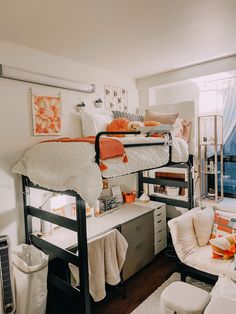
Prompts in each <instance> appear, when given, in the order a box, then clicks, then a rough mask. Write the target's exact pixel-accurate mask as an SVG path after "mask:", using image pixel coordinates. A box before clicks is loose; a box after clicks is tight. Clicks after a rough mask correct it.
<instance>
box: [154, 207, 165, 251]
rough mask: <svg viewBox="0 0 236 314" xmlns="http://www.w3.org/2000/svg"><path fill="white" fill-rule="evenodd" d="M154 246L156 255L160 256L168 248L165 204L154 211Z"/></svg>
mask: <svg viewBox="0 0 236 314" xmlns="http://www.w3.org/2000/svg"><path fill="white" fill-rule="evenodd" d="M154 245H155V254H158V253H159V252H160V251H162V250H163V249H164V248H166V246H167V234H166V205H165V204H163V205H162V206H161V207H159V208H157V209H155V211H154Z"/></svg>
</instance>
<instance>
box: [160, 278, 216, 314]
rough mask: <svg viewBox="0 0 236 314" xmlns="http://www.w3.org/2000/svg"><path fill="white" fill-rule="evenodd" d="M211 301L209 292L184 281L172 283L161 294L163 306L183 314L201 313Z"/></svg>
mask: <svg viewBox="0 0 236 314" xmlns="http://www.w3.org/2000/svg"><path fill="white" fill-rule="evenodd" d="M209 301H210V294H209V293H208V292H206V291H205V290H202V289H200V288H198V287H195V286H192V285H190V284H188V283H186V282H182V281H175V282H173V283H171V284H170V285H169V286H168V287H166V288H165V290H164V291H163V292H162V294H161V306H162V307H166V308H168V309H171V310H173V311H176V312H177V313H181V314H190V313H192V314H201V313H202V312H203V310H204V309H205V307H206V306H207V304H208V302H209Z"/></svg>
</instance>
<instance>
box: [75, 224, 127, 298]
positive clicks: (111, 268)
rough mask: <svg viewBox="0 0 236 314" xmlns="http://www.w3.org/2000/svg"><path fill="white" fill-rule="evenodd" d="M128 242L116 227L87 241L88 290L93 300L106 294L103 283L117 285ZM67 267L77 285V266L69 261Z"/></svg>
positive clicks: (78, 280)
mask: <svg viewBox="0 0 236 314" xmlns="http://www.w3.org/2000/svg"><path fill="white" fill-rule="evenodd" d="M127 248H128V243H127V241H126V239H125V238H124V237H123V235H122V234H121V233H120V232H119V231H118V230H116V229H114V230H111V231H109V232H107V233H105V234H103V235H101V236H99V237H97V238H95V239H93V240H90V241H89V242H88V262H89V263H88V264H89V292H90V294H91V296H92V297H93V300H94V301H95V302H98V301H101V300H102V299H104V298H105V296H106V289H105V283H106V282H107V283H109V284H110V285H117V284H118V283H119V282H120V280H121V279H120V272H121V269H122V267H123V264H124V262H125V258H126V251H127ZM69 268H70V271H71V274H72V277H73V280H74V285H75V286H78V285H79V282H80V279H79V270H78V267H77V266H75V265H73V264H70V263H69Z"/></svg>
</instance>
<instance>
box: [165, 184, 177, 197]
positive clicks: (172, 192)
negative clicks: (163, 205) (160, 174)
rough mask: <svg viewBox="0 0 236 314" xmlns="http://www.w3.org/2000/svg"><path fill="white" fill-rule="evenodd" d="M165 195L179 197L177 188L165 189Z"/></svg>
mask: <svg viewBox="0 0 236 314" xmlns="http://www.w3.org/2000/svg"><path fill="white" fill-rule="evenodd" d="M166 194H167V195H169V196H178V195H179V188H176V187H173V186H167V187H166Z"/></svg>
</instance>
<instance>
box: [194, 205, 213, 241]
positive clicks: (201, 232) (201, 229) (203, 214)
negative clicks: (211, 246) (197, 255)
mask: <svg viewBox="0 0 236 314" xmlns="http://www.w3.org/2000/svg"><path fill="white" fill-rule="evenodd" d="M213 222H214V210H213V208H211V207H206V208H204V209H203V210H201V211H198V212H195V213H194V215H193V225H194V229H195V234H196V238H197V242H198V245H199V246H203V245H206V244H207V243H208V241H209V239H210V236H211V233H212V227H213Z"/></svg>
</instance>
